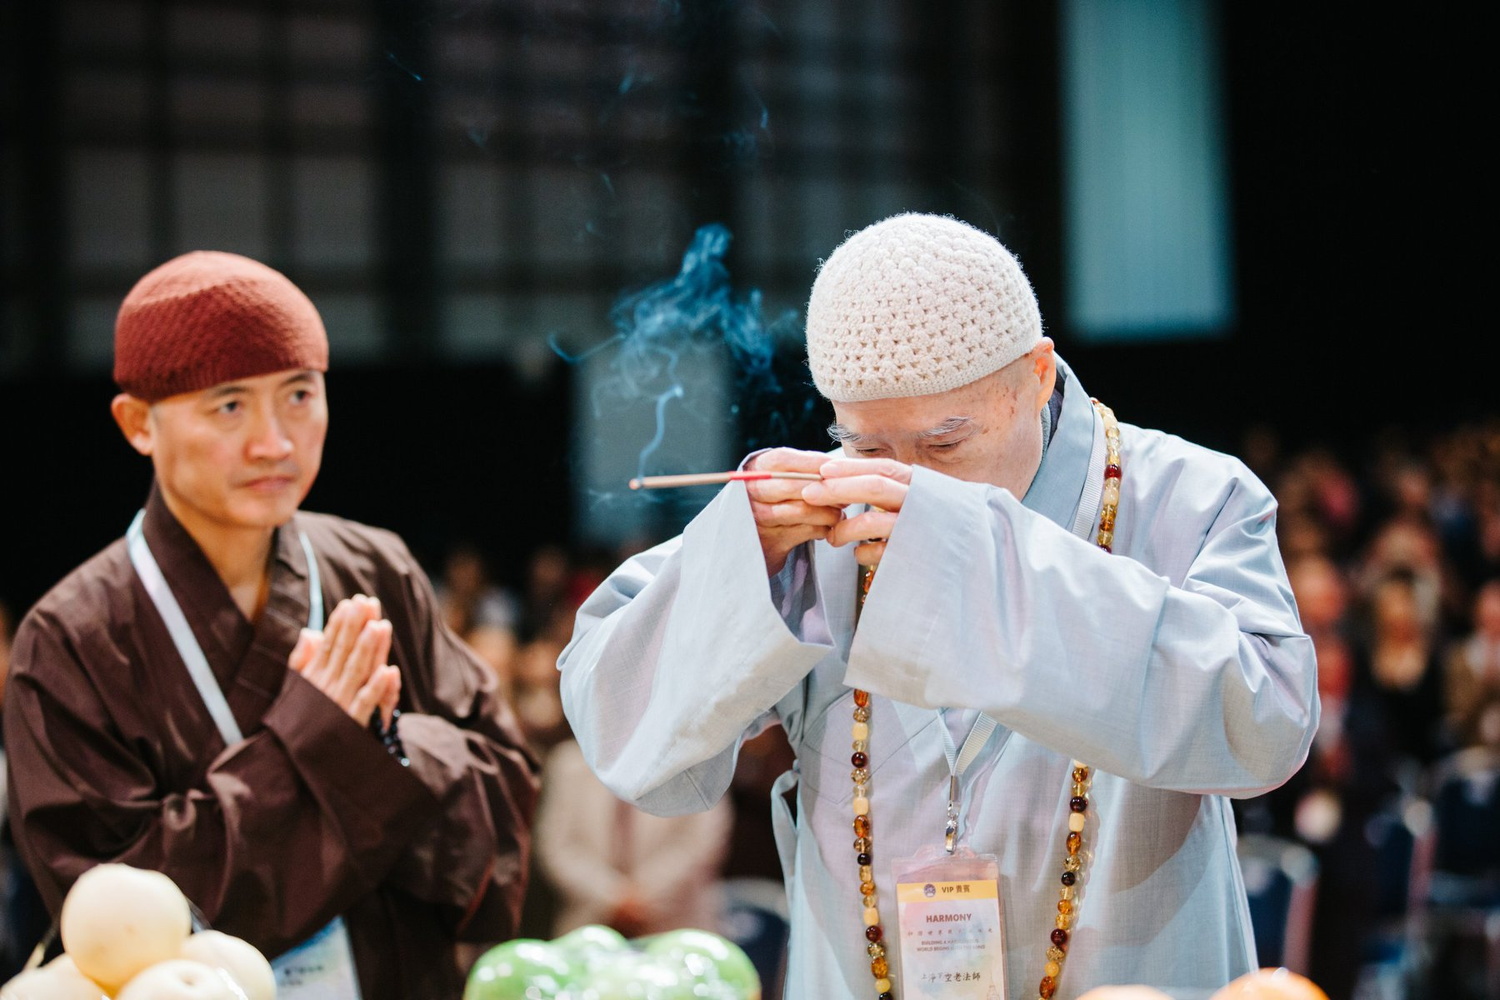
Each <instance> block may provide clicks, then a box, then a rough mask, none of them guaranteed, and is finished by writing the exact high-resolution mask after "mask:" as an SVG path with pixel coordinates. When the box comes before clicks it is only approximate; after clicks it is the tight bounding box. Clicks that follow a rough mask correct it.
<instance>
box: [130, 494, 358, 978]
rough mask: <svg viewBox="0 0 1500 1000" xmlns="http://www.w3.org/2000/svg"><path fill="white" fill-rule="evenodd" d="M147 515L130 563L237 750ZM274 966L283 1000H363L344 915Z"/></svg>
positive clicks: (133, 541)
mask: <svg viewBox="0 0 1500 1000" xmlns="http://www.w3.org/2000/svg"><path fill="white" fill-rule="evenodd" d="M145 516H146V512H145V511H140V512H138V513H137V514H136V515H135V520H133V521H131V522H130V529H129V530H128V531H126V532H125V538H126V545H127V547H128V549H129V551H130V561H131V563H132V564H133V565H134V566H135V572H136V575H137V576H139V577H140V579H141V584H142V585H143V586H144V587H145V588H146V593H147V595H149V596H150V598H151V603H153V604H155V605H156V610H157V613H158V614H160V615H161V619H162V621H163V622H164V623H165V624H166V626H167V633H168V634H169V635H170V636H171V637H172V645H174V646H176V647H177V655H178V656H180V657H181V658H182V662H183V664H185V665H186V666H187V670H188V674H189V675H190V676H191V677H192V679H193V684H194V686H195V687H197V689H198V694H199V696H200V697H201V698H202V699H203V704H204V706H205V707H206V708H207V709H208V714H209V715H210V716H212V717H213V720H214V725H215V726H217V727H218V730H219V735H220V736H222V737H223V738H224V745H225V746H226V747H232V746H235V745H237V744H239V743H243V742H244V740H245V735H244V733H243V732H241V730H240V727H239V723H237V722H236V721H235V719H234V714H233V713H232V712H230V710H229V701H228V699H226V698H225V697H224V689H223V688H221V687H220V686H219V681H218V679H217V678H216V677H214V673H213V668H211V667H210V666H209V665H208V657H207V656H205V655H204V654H203V647H202V646H200V645H199V644H198V637H197V636H195V635H193V630H192V628H191V626H189V625H188V620H187V616H186V615H185V614H183V613H182V606H181V605H180V604H178V603H177V596H176V595H175V594H173V593H172V588H171V587H170V586H169V585H168V584H167V578H166V577H165V576H164V575H163V574H162V571H161V567H160V566H159V565H158V564H157V562H156V557H155V556H153V555H152V554H151V547H150V546H149V545H148V544H147V543H146V532H145V528H144V527H143V524H144V521H145ZM298 538H299V539H300V540H301V542H302V551H303V553H304V554H305V555H306V556H307V587H308V599H307V627H308V629H310V630H311V631H314V632H321V631H322V630H323V586H322V581H321V578H320V577H319V575H318V561H317V559H316V558H314V556H313V547H312V542H310V541H308V539H307V535H306V533H304V532H298ZM271 966H272V968H273V969H274V970H275V973H276V983H277V986H278V992H277V996H279V997H282V998H283V1000H300V998H303V997H306V998H307V1000H313V998H315V997H316V998H325V1000H359V984H358V982H357V981H356V980H355V977H354V952H353V950H352V948H351V947H350V944H349V932H348V931H347V930H346V929H345V927H344V919H343V918H342V917H335V918H334V919H333V920H332V922H330V923H329V924H328V925H327V926H325V927H323V928H322V929H321V930H319V931H318V932H317V933H316V934H314V935H313V936H312V937H311V938H309V939H308V940H307V941H305V942H303V943H302V944H300V945H298V946H297V947H296V948H293V949H292V950H291V951H289V952H287V953H286V954H284V955H282V956H281V957H280V958H278V959H277V960H276V961H274V962H272V963H271Z"/></svg>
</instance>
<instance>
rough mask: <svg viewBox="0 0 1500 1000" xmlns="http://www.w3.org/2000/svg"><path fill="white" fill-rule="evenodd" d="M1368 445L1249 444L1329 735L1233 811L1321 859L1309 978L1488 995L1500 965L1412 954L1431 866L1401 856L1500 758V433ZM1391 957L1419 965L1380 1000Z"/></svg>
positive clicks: (1337, 990)
mask: <svg viewBox="0 0 1500 1000" xmlns="http://www.w3.org/2000/svg"><path fill="white" fill-rule="evenodd" d="M1367 445H1368V448H1367V450H1366V451H1365V452H1364V453H1362V454H1357V455H1347V454H1337V453H1335V452H1334V451H1332V450H1331V449H1326V448H1307V449H1303V450H1299V451H1296V452H1294V453H1283V451H1282V449H1281V448H1280V446H1279V442H1278V440H1277V438H1276V436H1275V435H1274V434H1272V433H1270V432H1268V431H1265V430H1262V429H1256V430H1254V431H1252V432H1251V433H1250V434H1248V435H1247V437H1246V440H1245V444H1244V447H1243V449H1242V452H1241V454H1242V457H1244V458H1245V459H1246V461H1247V462H1249V463H1250V464H1251V466H1252V467H1253V468H1254V469H1255V471H1256V472H1257V473H1258V474H1259V475H1261V476H1262V478H1264V480H1265V481H1266V482H1267V483H1268V484H1269V485H1270V486H1271V489H1272V492H1273V493H1274V494H1275V495H1276V498H1277V501H1278V503H1279V507H1280V510H1279V514H1278V524H1277V530H1278V535H1279V541H1280V547H1281V551H1282V555H1283V557H1284V559H1285V561H1286V564H1287V570H1288V576H1289V579H1290V582H1291V586H1292V591H1293V594H1294V595H1295V597H1296V600H1297V606H1298V609H1299V611H1300V613H1301V616H1302V624H1303V627H1304V628H1305V629H1306V631H1307V632H1308V634H1309V635H1310V636H1311V637H1312V639H1313V642H1314V644H1315V647H1316V649H1317V658H1318V687H1319V692H1320V695H1321V701H1322V720H1321V723H1320V725H1319V728H1318V733H1317V736H1316V738H1315V740H1314V743H1313V747H1312V750H1311V754H1310V756H1309V758H1308V761H1307V763H1306V765H1305V766H1304V767H1303V768H1302V769H1301V771H1300V772H1299V773H1298V774H1297V775H1296V776H1295V777H1294V778H1293V779H1292V780H1291V781H1290V782H1288V783H1287V784H1286V785H1285V786H1283V787H1282V788H1280V789H1278V790H1276V791H1274V792H1272V793H1270V794H1268V795H1265V796H1261V797H1260V798H1257V799H1250V800H1246V801H1242V802H1237V803H1235V808H1236V812H1237V815H1238V818H1239V825H1240V828H1241V830H1242V831H1244V830H1253V831H1256V832H1262V833H1270V834H1274V835H1277V836H1281V837H1285V838H1287V839H1288V840H1291V841H1294V842H1297V843H1299V844H1302V845H1305V846H1306V847H1308V848H1309V849H1311V851H1312V853H1313V855H1314V856H1315V857H1316V859H1317V862H1318V865H1317V870H1318V883H1317V887H1316V896H1315V899H1316V904H1315V908H1314V913H1313V917H1312V923H1311V940H1310V942H1309V947H1308V954H1309V964H1310V968H1309V969H1308V970H1307V971H1308V972H1309V973H1310V974H1311V977H1312V978H1313V980H1314V981H1315V982H1317V983H1318V984H1319V985H1320V986H1322V987H1323V988H1324V989H1325V990H1326V991H1327V993H1328V994H1329V996H1330V997H1331V998H1332V1000H1343V998H1348V997H1354V996H1380V995H1389V994H1390V993H1392V992H1395V993H1396V995H1398V996H1405V995H1408V994H1410V995H1413V996H1415V995H1423V993H1424V992H1425V990H1426V989H1427V988H1428V987H1435V986H1436V985H1437V983H1438V982H1440V981H1443V979H1446V981H1447V985H1448V986H1449V987H1450V988H1456V989H1457V990H1458V991H1457V992H1456V993H1450V994H1449V995H1479V994H1478V993H1472V994H1471V993H1469V992H1466V991H1465V988H1464V984H1465V983H1466V982H1468V981H1469V980H1470V979H1477V980H1480V981H1482V980H1483V979H1484V977H1485V976H1489V977H1493V976H1494V974H1495V972H1494V968H1493V963H1494V961H1495V958H1494V956H1493V955H1491V956H1490V957H1489V958H1488V959H1485V958H1484V957H1483V956H1480V957H1478V958H1472V957H1465V956H1463V955H1460V954H1457V953H1454V952H1451V951H1448V952H1446V953H1444V952H1443V949H1444V948H1447V947H1448V945H1445V944H1443V943H1441V942H1434V941H1431V940H1427V941H1413V940H1412V935H1410V934H1409V933H1407V932H1408V931H1409V929H1410V928H1411V926H1413V924H1412V923H1411V921H1413V920H1415V919H1416V918H1417V917H1418V916H1419V914H1417V913H1415V912H1414V909H1415V908H1417V907H1420V906H1421V905H1423V904H1422V901H1421V900H1420V899H1416V900H1414V899H1413V898H1412V894H1411V890H1412V888H1413V883H1412V875H1413V871H1414V869H1413V864H1416V865H1420V864H1421V863H1422V861H1421V858H1419V857H1417V858H1413V857H1411V856H1407V855H1403V854H1402V853H1401V852H1400V851H1395V852H1393V851H1391V850H1389V849H1388V846H1389V844H1390V843H1391V839H1390V838H1391V831H1392V830H1393V829H1395V828H1398V827H1403V826H1408V827H1412V828H1413V831H1414V835H1420V833H1421V832H1422V831H1421V829H1420V827H1421V826H1422V824H1421V823H1420V822H1418V816H1417V811H1416V810H1414V809H1413V808H1412V806H1413V804H1423V805H1425V806H1429V807H1430V805H1431V801H1430V800H1431V798H1432V796H1433V795H1434V793H1435V788H1436V786H1437V782H1438V780H1439V776H1441V775H1443V774H1445V773H1447V772H1448V771H1451V769H1452V764H1451V762H1453V761H1454V760H1456V759H1458V758H1459V756H1460V754H1461V752H1466V753H1467V754H1468V755H1473V754H1474V753H1476V752H1477V751H1475V750H1474V749H1473V748H1480V747H1483V748H1488V754H1489V755H1493V754H1494V753H1495V752H1497V751H1500V423H1487V424H1482V425H1472V426H1463V427H1459V428H1456V429H1452V430H1450V431H1447V432H1445V433H1442V434H1439V435H1434V436H1431V437H1428V438H1425V439H1418V438H1414V437H1412V436H1410V435H1407V434H1401V433H1395V432H1392V433H1389V434H1387V435H1383V436H1379V437H1377V438H1375V439H1373V440H1372V441H1370V442H1367ZM1465 759H1468V758H1467V757H1466V758H1465ZM1489 759H1492V757H1490V758H1489ZM1485 794H1489V793H1485ZM1424 815H1425V814H1424ZM1403 832H1404V831H1403ZM1475 832H1476V833H1477V832H1478V831H1475ZM1487 853H1488V854H1489V859H1488V862H1487V867H1488V868H1489V869H1490V870H1492V871H1493V870H1494V869H1496V868H1497V867H1500V841H1496V842H1492V843H1491V846H1490V848H1489V850H1488V852H1487ZM1417 874H1418V875H1419V876H1420V874H1421V872H1420V871H1417ZM1419 894H1420V890H1419ZM1497 902H1500V900H1497ZM1496 912H1497V913H1500V910H1496ZM1392 941H1394V942H1395V944H1394V945H1392V946H1393V947H1399V948H1403V949H1408V954H1407V955H1406V959H1407V962H1406V966H1405V968H1404V969H1403V970H1402V971H1401V972H1400V974H1399V976H1398V977H1397V978H1396V979H1395V980H1393V981H1394V982H1395V983H1396V987H1395V988H1394V990H1386V991H1385V993H1384V994H1382V993H1381V992H1380V991H1378V990H1376V989H1375V987H1374V986H1373V985H1372V980H1371V970H1372V967H1373V966H1374V964H1375V963H1378V962H1380V961H1382V959H1383V955H1382V951H1381V947H1380V945H1381V943H1382V942H1392ZM1414 947H1415V948H1428V949H1429V952H1430V953H1429V954H1427V955H1425V956H1416V959H1417V961H1416V965H1419V966H1420V967H1421V969H1422V970H1425V971H1421V972H1419V973H1418V976H1419V980H1418V981H1415V982H1414V981H1413V980H1412V979H1411V976H1412V969H1413V956H1412V955H1411V954H1409V950H1410V949H1411V948H1414ZM1491 947H1493V946H1491ZM1486 962H1488V963H1489V964H1490V965H1491V968H1490V969H1489V970H1488V971H1486V970H1485V969H1484V965H1485V964H1486ZM1420 977H1438V978H1420ZM1484 988H1485V987H1483V986H1480V987H1479V989H1481V990H1482V989H1484ZM1413 990H1415V991H1417V992H1412V991H1413ZM1444 992H1445V993H1448V990H1444ZM1432 995H1436V994H1432Z"/></svg>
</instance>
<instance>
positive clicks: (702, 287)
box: [553, 223, 797, 475]
mask: <svg viewBox="0 0 1500 1000" xmlns="http://www.w3.org/2000/svg"><path fill="white" fill-rule="evenodd" d="M731 238H732V237H731V235H730V232H729V230H728V229H727V228H726V227H724V226H723V225H719V224H716V223H715V224H710V225H706V226H703V227H701V228H699V229H698V231H697V233H696V234H694V236H693V240H692V243H691V244H690V245H689V247H688V249H687V251H686V252H685V253H684V254H683V257H682V266H681V269H680V270H679V271H678V273H677V275H676V276H675V277H673V278H671V279H669V280H666V281H661V282H657V283H655V284H652V285H648V286H646V287H645V288H642V289H640V290H638V291H635V292H631V293H628V294H625V295H623V296H621V297H620V299H619V300H618V301H617V302H616V303H615V305H614V307H613V308H612V309H611V311H610V324H611V326H612V327H613V328H614V335H613V336H612V337H610V338H609V339H608V340H606V341H605V342H603V343H602V344H599V345H597V346H596V347H593V348H591V349H590V350H588V351H586V352H584V353H583V354H582V355H578V356H569V355H567V354H566V353H564V352H563V351H562V350H561V349H560V348H559V347H558V346H557V344H556V343H555V341H554V343H553V349H554V350H555V351H557V353H558V354H559V355H561V356H562V357H563V358H564V359H565V360H568V361H570V362H576V361H580V360H582V359H583V358H586V357H592V356H594V355H597V354H600V353H602V352H606V351H607V352H611V353H610V356H609V361H608V368H607V372H606V374H605V375H604V377H603V378H601V379H599V380H598V382H597V383H596V384H595V386H594V389H593V394H592V397H591V400H590V402H591V404H592V409H593V414H594V417H595V419H605V417H606V414H607V413H608V412H609V411H610V410H612V409H614V408H615V407H618V406H624V405H628V404H630V403H632V402H635V403H639V402H640V401H646V400H649V401H651V402H652V405H653V406H654V409H655V421H656V422H655V434H654V435H653V436H652V437H651V439H650V440H649V441H647V442H646V443H645V444H644V445H643V446H642V448H641V452H640V457H639V460H638V463H637V468H638V473H637V474H638V475H647V474H648V473H649V472H650V471H651V470H650V468H649V464H650V461H651V458H652V456H653V455H655V453H656V451H657V450H658V448H660V446H661V443H662V439H663V437H664V435H665V433H666V428H667V421H668V419H669V417H671V414H672V413H673V411H676V410H679V409H683V408H687V409H689V411H690V412H692V414H693V417H694V418H695V419H698V420H711V419H721V420H735V419H737V418H738V417H740V416H741V414H742V413H745V412H747V411H748V412H752V413H754V412H758V411H759V410H761V409H764V408H766V407H767V406H768V405H769V407H770V408H771V410H772V411H773V414H774V413H775V409H776V405H775V404H776V403H777V402H778V401H779V400H780V399H781V397H782V389H781V385H780V381H779V379H778V378H777V376H776V374H775V370H774V361H775V353H776V341H777V334H778V333H780V332H781V331H782V330H784V329H786V328H787V327H788V325H789V324H794V323H795V322H796V319H797V314H796V313H795V312H794V311H791V310H788V311H787V312H785V313H784V314H783V315H782V316H781V317H779V318H778V319H777V320H776V321H775V322H773V323H769V324H768V323H767V322H766V321H765V320H764V319H763V317H762V315H761V294H760V292H759V290H751V291H749V292H748V293H746V294H744V295H738V296H737V295H736V294H735V292H734V290H733V288H732V287H731V285H730V280H729V270H728V268H727V267H726V266H725V263H724V258H725V255H726V254H727V253H728V250H729V244H730V240H731ZM719 351H723V352H724V353H725V354H726V355H727V360H728V364H729V369H730V372H731V376H732V377H731V379H730V384H731V391H732V392H733V394H734V396H735V398H736V399H738V402H737V403H734V404H732V405H731V407H730V410H729V412H728V413H720V414H712V413H703V412H701V411H697V410H693V409H692V404H693V403H694V400H692V399H691V398H690V392H689V390H688V388H687V387H686V385H685V384H684V381H683V379H681V378H680V377H679V375H678V367H679V364H680V362H681V359H682V358H683V357H684V356H685V355H686V354H687V353H689V352H697V353H703V354H708V353H711V352H719ZM672 419H678V418H675V417H673V418H672ZM771 423H772V424H773V427H774V425H776V424H778V423H779V424H781V425H782V426H784V425H785V423H786V418H785V416H783V415H780V414H775V415H774V417H773V419H772V421H771ZM748 436H749V437H750V439H751V441H752V446H753V442H754V441H755V440H756V439H757V438H758V437H759V436H760V435H759V434H757V433H755V431H754V430H748Z"/></svg>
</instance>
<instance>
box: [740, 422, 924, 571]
mask: <svg viewBox="0 0 1500 1000" xmlns="http://www.w3.org/2000/svg"><path fill="white" fill-rule="evenodd" d="M746 468H749V469H776V470H778V471H783V472H816V473H818V474H820V475H821V476H822V477H823V479H822V481H821V482H815V483H810V482H807V481H806V480H798V479H764V480H758V481H753V482H749V483H747V484H746V486H747V487H748V491H749V494H750V512H751V514H752V515H753V516H754V518H755V527H756V531H758V532H759V534H760V547H761V551H762V552H763V553H764V554H765V557H766V572H767V573H769V574H770V575H772V576H774V575H776V574H777V573H779V572H781V569H782V567H783V566H785V565H786V560H787V556H788V555H790V554H791V552H792V550H793V549H795V548H796V547H797V546H799V545H801V544H802V543H803V542H810V541H816V540H817V539H820V538H821V539H823V540H824V541H826V542H828V544H829V545H835V546H842V545H851V544H852V545H853V546H854V558H855V559H856V560H858V561H859V563H860V565H863V566H876V565H879V563H880V560H881V557H882V556H884V554H885V545H886V542H885V540H886V539H887V538H889V537H890V534H891V530H892V529H893V528H894V527H895V525H896V516H897V515H898V514H899V513H900V512H901V507H902V505H903V504H904V503H905V502H906V491H907V488H908V487H909V486H910V485H911V466H909V465H903V464H902V463H900V462H897V461H894V460H892V459H888V458H842V457H837V458H830V457H829V456H827V455H825V454H823V453H821V452H816V451H798V450H796V449H794V448H772V449H771V450H769V451H763V452H761V453H760V454H758V455H756V456H755V457H754V458H753V459H751V460H750V462H749V463H748V465H747V466H746ZM856 504H865V505H867V506H868V507H869V509H868V510H866V511H864V512H863V513H860V514H856V515H854V516H853V517H845V516H844V509H845V508H846V507H851V506H854V505H856Z"/></svg>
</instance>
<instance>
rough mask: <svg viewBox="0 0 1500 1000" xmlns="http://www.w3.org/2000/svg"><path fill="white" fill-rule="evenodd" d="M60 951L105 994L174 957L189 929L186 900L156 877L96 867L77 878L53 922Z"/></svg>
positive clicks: (141, 871) (190, 921) (128, 869)
mask: <svg viewBox="0 0 1500 1000" xmlns="http://www.w3.org/2000/svg"><path fill="white" fill-rule="evenodd" d="M58 924H59V928H60V930H61V933H62V944H63V951H65V952H66V953H67V954H68V956H69V957H70V958H72V959H73V961H74V962H75V963H76V964H77V965H78V971H80V972H82V973H83V974H84V975H85V976H88V977H89V978H90V979H92V980H94V981H95V982H97V983H98V984H99V985H101V986H103V987H104V988H105V989H106V990H108V991H114V990H117V989H119V988H120V987H121V986H122V985H124V983H125V982H126V980H128V979H130V978H131V977H132V976H134V975H135V974H136V973H138V972H140V971H141V970H142V969H144V968H146V967H147V966H151V965H155V964H156V963H157V962H162V961H165V960H167V959H169V958H175V957H176V956H177V953H178V951H179V950H181V948H182V942H183V940H184V939H185V938H186V937H187V936H188V934H189V933H191V931H192V929H193V916H192V912H191V910H190V909H189V907H188V901H187V897H186V896H184V895H183V894H182V890H181V889H179V888H177V883H175V882H173V881H172V880H171V879H170V878H168V877H167V876H165V875H163V874H162V873H161V872H154V871H147V870H146V869H143V868H135V867H132V866H130V865H119V864H104V865H96V866H95V867H93V868H90V869H89V870H88V871H86V872H84V873H83V874H82V875H80V876H79V877H78V881H77V882H74V883H73V888H72V889H70V890H68V895H67V898H65V899H64V900H63V907H62V915H61V916H60V918H59V920H58Z"/></svg>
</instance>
